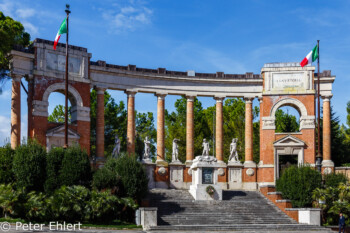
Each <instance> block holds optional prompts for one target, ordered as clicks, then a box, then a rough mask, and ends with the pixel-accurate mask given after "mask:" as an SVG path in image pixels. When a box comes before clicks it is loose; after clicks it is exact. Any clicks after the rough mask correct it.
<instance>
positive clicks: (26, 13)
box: [16, 8, 35, 19]
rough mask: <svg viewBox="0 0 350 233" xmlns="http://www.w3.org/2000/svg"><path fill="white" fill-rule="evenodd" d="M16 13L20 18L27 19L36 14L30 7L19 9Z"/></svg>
mask: <svg viewBox="0 0 350 233" xmlns="http://www.w3.org/2000/svg"><path fill="white" fill-rule="evenodd" d="M16 15H17V16H18V17H20V18H23V19H26V18H29V17H32V16H33V15H35V10H34V9H30V8H28V9H27V8H22V9H17V10H16Z"/></svg>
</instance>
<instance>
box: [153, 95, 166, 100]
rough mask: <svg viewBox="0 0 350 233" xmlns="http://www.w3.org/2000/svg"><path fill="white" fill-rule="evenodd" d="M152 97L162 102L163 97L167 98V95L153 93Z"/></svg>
mask: <svg viewBox="0 0 350 233" xmlns="http://www.w3.org/2000/svg"><path fill="white" fill-rule="evenodd" d="M154 95H155V96H157V99H158V100H164V99H165V96H167V94H159V93H155V94H154Z"/></svg>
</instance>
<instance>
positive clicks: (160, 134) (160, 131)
mask: <svg viewBox="0 0 350 233" xmlns="http://www.w3.org/2000/svg"><path fill="white" fill-rule="evenodd" d="M156 96H157V99H158V103H157V162H158V161H164V158H165V153H164V152H165V145H164V138H165V131H164V104H165V96H166V95H156Z"/></svg>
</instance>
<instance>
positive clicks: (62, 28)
mask: <svg viewBox="0 0 350 233" xmlns="http://www.w3.org/2000/svg"><path fill="white" fill-rule="evenodd" d="M64 33H67V18H65V19H64V20H63V22H62V24H61V26H60V29H58V32H57V35H56V38H55V42H54V44H53V49H54V50H56V46H57V44H58V41H59V40H60V38H61V35H62V34H64Z"/></svg>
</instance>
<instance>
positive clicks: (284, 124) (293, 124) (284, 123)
mask: <svg viewBox="0 0 350 233" xmlns="http://www.w3.org/2000/svg"><path fill="white" fill-rule="evenodd" d="M275 117H276V133H285V132H287V133H289V132H299V123H298V122H297V119H296V117H295V116H293V115H290V114H289V113H285V112H284V111H283V110H282V109H278V110H277V111H276V116H275Z"/></svg>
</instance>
